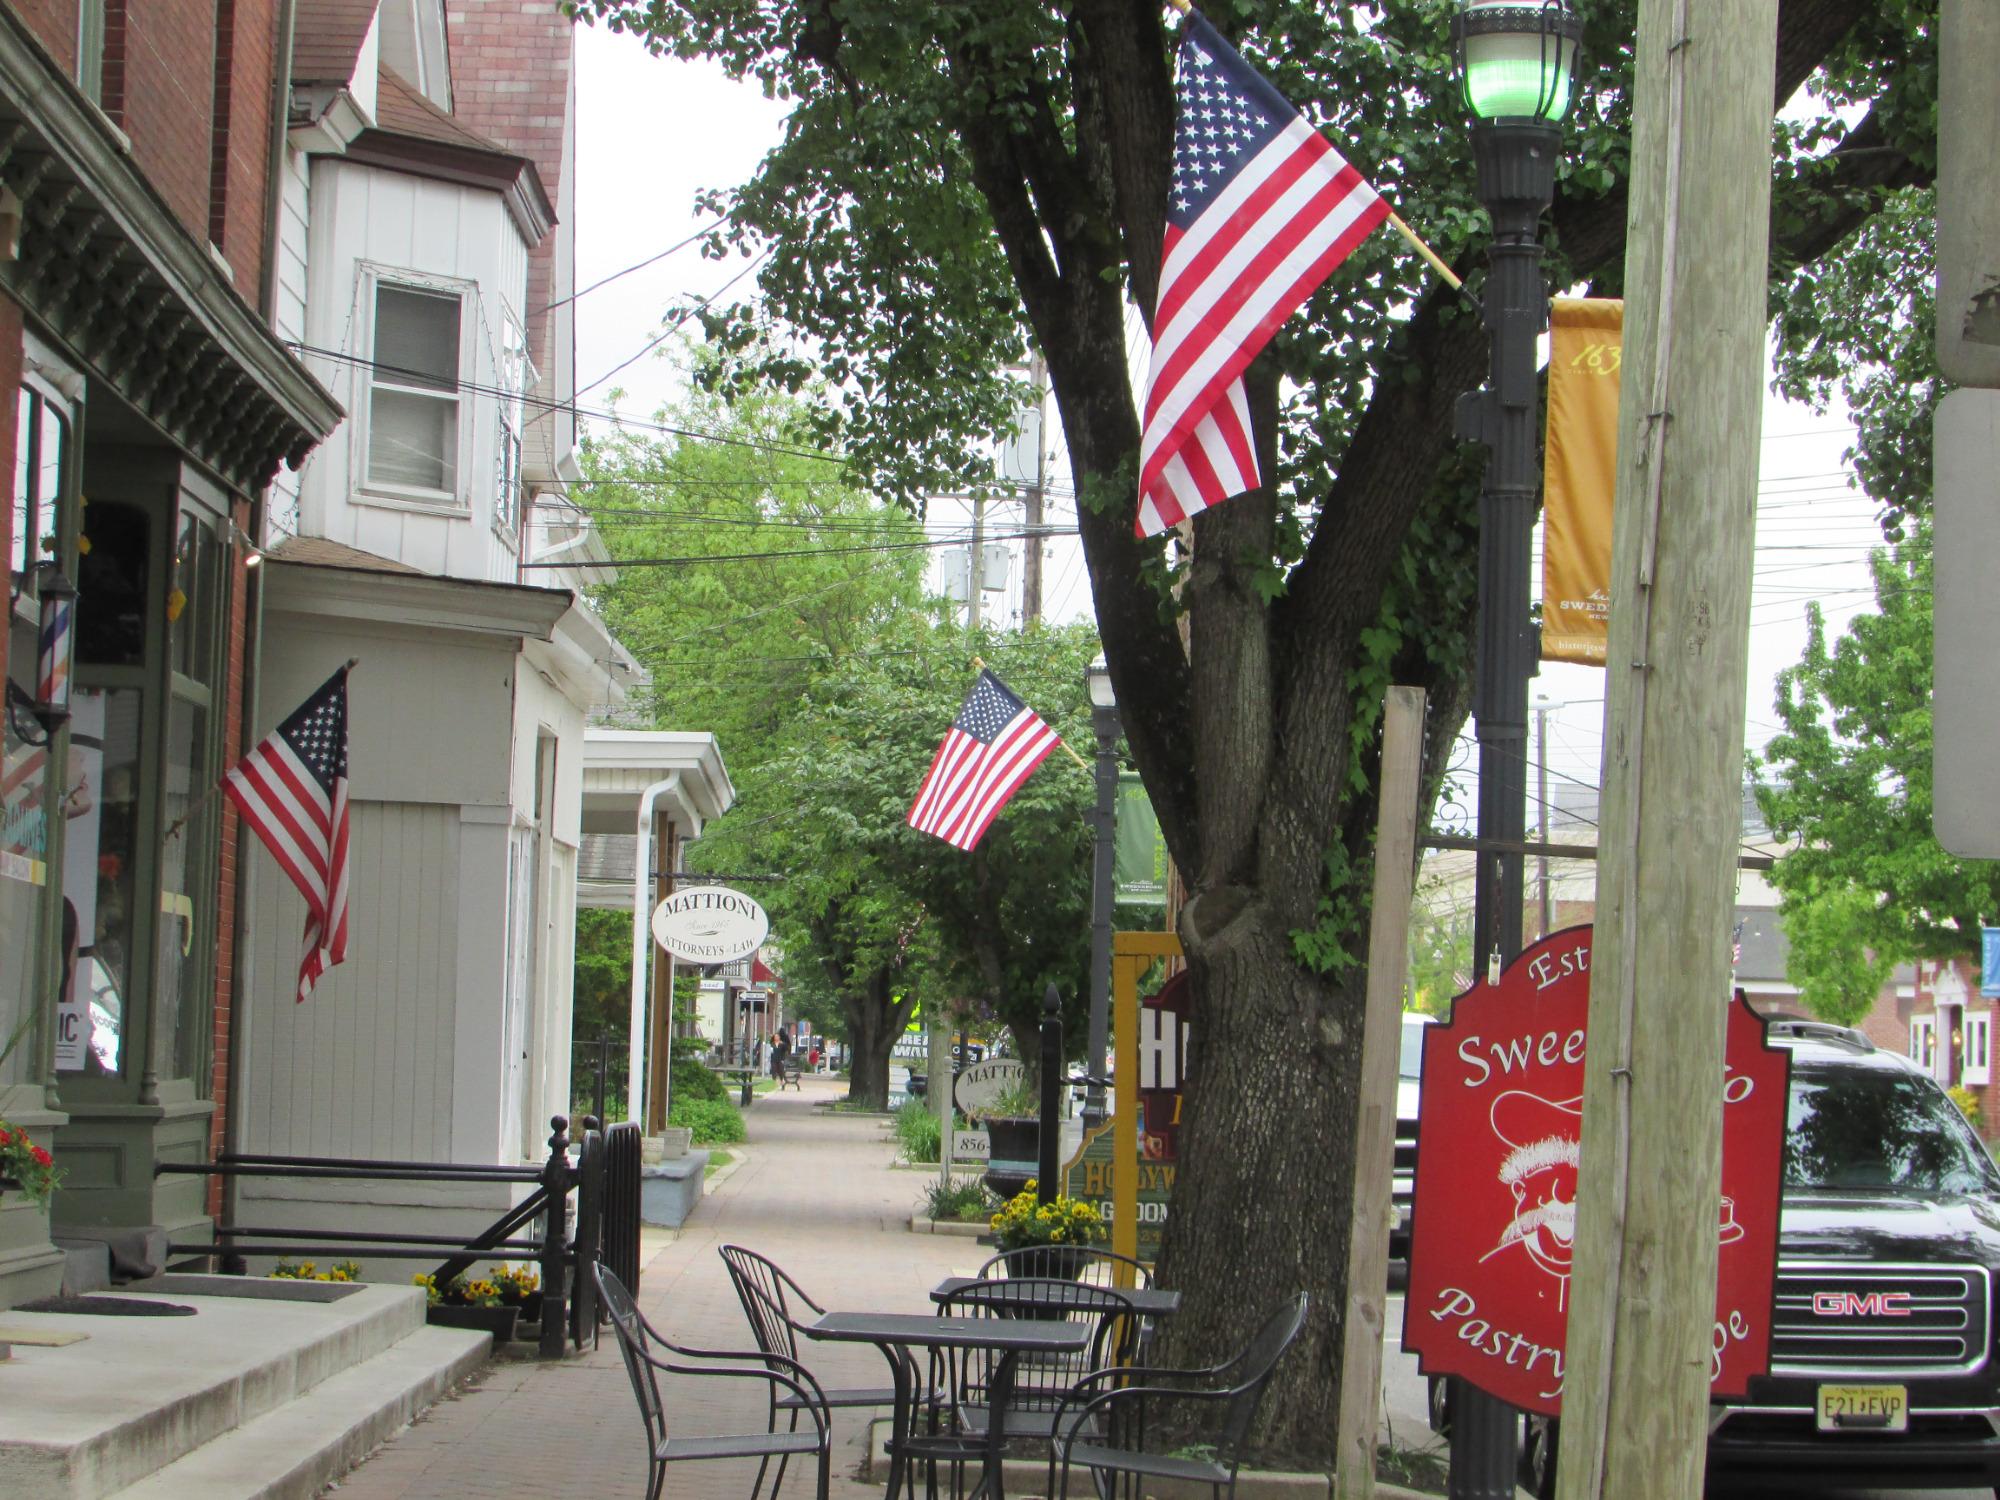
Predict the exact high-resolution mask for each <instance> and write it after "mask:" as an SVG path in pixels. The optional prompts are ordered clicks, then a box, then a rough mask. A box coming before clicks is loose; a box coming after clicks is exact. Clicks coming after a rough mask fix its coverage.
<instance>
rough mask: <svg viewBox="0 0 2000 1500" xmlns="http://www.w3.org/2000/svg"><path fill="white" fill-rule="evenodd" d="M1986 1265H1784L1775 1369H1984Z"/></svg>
mask: <svg viewBox="0 0 2000 1500" xmlns="http://www.w3.org/2000/svg"><path fill="white" fill-rule="evenodd" d="M1990 1302H1991V1296H1990V1288H1989V1285H1988V1278H1987V1273H1986V1271H1985V1268H1983V1267H1981V1266H1936V1265H1922V1266H1884V1265H1870V1266H1856V1265H1852V1264H1806V1263H1801V1262H1796V1261H1788V1262H1784V1263H1781V1264H1780V1265H1779V1267H1778V1282H1777V1313H1776V1317H1775V1319H1774V1321H1773V1323H1772V1329H1771V1365H1772V1369H1773V1371H1774V1372H1775V1373H1779V1374H1811V1375H1821V1374H1830V1373H1838V1374H1856V1375H1861V1374H1866V1375H1944V1374H1966V1373H1969V1372H1971V1371H1973V1370H1976V1369H1978V1368H1979V1367H1980V1366H1981V1365H1983V1364H1985V1363H1986V1350H1987V1343H1988V1337H1989V1328H1988V1322H1989V1318H1990V1315H1991V1313H1990Z"/></svg>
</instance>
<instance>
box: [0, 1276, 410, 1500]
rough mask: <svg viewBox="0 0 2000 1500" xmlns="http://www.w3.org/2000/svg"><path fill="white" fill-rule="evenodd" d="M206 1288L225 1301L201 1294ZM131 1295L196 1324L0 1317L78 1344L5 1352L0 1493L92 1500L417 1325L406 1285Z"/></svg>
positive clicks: (176, 1289)
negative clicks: (151, 1299)
mask: <svg viewBox="0 0 2000 1500" xmlns="http://www.w3.org/2000/svg"><path fill="white" fill-rule="evenodd" d="M217 1282H223V1283H233V1288H232V1290H231V1294H230V1295H222V1296H217V1295H212V1294H210V1293H209V1287H210V1286H213V1285H214V1284H215V1283H217ZM184 1288H185V1290H184ZM128 1292H129V1289H127V1290H126V1291H121V1292H120V1293H119V1295H121V1296H123V1295H127V1294H128ZM143 1295H148V1296H164V1297H165V1299H166V1300H167V1301H170V1302H176V1303H180V1304H182V1305H186V1306H191V1307H193V1308H195V1310H196V1312H195V1316H193V1317H153V1318H147V1317H98V1316H90V1315H84V1316H76V1315H58V1314H53V1313H22V1312H19V1311H16V1312H11V1313H9V1314H7V1319H6V1321H7V1323H8V1325H9V1326H10V1327H12V1326H15V1325H20V1326H23V1327H26V1328H28V1329H30V1330H31V1331H32V1330H33V1329H35V1328H37V1327H40V1328H42V1329H43V1330H44V1331H47V1332H52V1333H61V1334H66V1335H74V1334H82V1335H84V1336H85V1337H84V1338H83V1340H82V1341H81V1342H76V1343H69V1344H65V1345H62V1346H60V1347H52V1348H33V1347H29V1346H27V1345H24V1344H19V1343H17V1344H16V1345H15V1346H14V1359H13V1361H12V1363H11V1364H10V1365H8V1366H7V1369H8V1370H9V1371H10V1373H11V1374H12V1376H13V1377H14V1379H13V1382H12V1389H10V1390H9V1391H8V1392H7V1399H5V1400H0V1495H7V1496H12V1495H22V1496H30V1495H32V1496H34V1497H35V1500H100V1497H103V1496H106V1495H110V1494H113V1493H115V1492H117V1491H118V1490H120V1489H123V1488H125V1487H127V1486H130V1485H133V1484H136V1483H137V1482H138V1481H140V1480H141V1479H144V1478H146V1477H147V1476H148V1475H151V1474H154V1473H157V1472H158V1471H160V1470H161V1469H164V1468H166V1467H167V1466H168V1465H170V1464H172V1463H174V1462H175V1461H176V1460H178V1459H180V1458H182V1457H183V1456H185V1455H187V1454H189V1453H192V1452H194V1451H195V1450H197V1449H199V1448H201V1447H203V1446H204V1445H205V1444H208V1443H211V1442H214V1441H215V1440H216V1439H217V1438H220V1437H222V1436H223V1435H224V1434H226V1433H230V1432H233V1431H235V1430H237V1429H239V1428H242V1427H245V1426H247V1425H249V1424H251V1423H253V1422H255V1421H256V1420H257V1419H258V1418H259V1417H262V1416H264V1415H265V1414H267V1413H270V1412H274V1411H276V1410H278V1409H279V1408H281V1407H283V1406H285V1405H286V1404H287V1403H289V1402H292V1401H294V1400H296V1399H297V1398H298V1397H300V1396H302V1395H304V1394H305V1393H306V1392H308V1391H312V1390H314V1389H315V1388H317V1387H319V1386H321V1385H323V1384H324V1383H325V1382H326V1381H328V1380H329V1379H332V1378H334V1377H336V1376H339V1375H340V1374H341V1373H342V1372H343V1371H347V1370H351V1369H353V1368H355V1367H356V1366H359V1365H363V1364H365V1363H367V1362H369V1361H371V1360H373V1359H375V1358H376V1357H377V1356H379V1355H381V1354H383V1353H384V1352H385V1351H387V1350H389V1349H391V1348H392V1347H394V1346H395V1345H397V1344H399V1343H400V1342H402V1341H404V1340H405V1339H407V1338H409V1337H410V1336H411V1335H412V1334H415V1333H417V1332H419V1331H421V1330H423V1328H424V1296H423V1293H422V1292H421V1291H420V1290H419V1289H417V1288H415V1287H398V1286H379V1285H361V1286H353V1287H347V1286H333V1285H329V1284H326V1283H317V1282H283V1281H269V1280H261V1279H253V1278H207V1277H189V1278H181V1277H161V1278H158V1279H157V1280H155V1281H154V1282H151V1283H148V1291H147V1292H146V1293H145V1294H143ZM196 1493H199V1492H196Z"/></svg>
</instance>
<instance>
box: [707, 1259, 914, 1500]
mask: <svg viewBox="0 0 2000 1500" xmlns="http://www.w3.org/2000/svg"><path fill="white" fill-rule="evenodd" d="M720 1253H721V1256H722V1263H723V1265H725V1266H727V1267H728V1268H729V1280H730V1282H731V1283H732V1284H733V1285H734V1286H735V1288H736V1299H737V1301H739V1302H741V1303H742V1304H743V1316H744V1317H746V1318H747V1319H749V1320H750V1336H751V1338H753V1339H754V1340H756V1343H757V1348H758V1349H759V1350H760V1351H761V1352H763V1353H765V1354H767V1355H769V1356H771V1357H772V1358H774V1359H778V1360H781V1361H783V1362H784V1363H785V1364H787V1365H801V1366H802V1365H803V1363H804V1362H803V1360H802V1359H801V1358H800V1354H799V1327H800V1325H801V1324H802V1323H803V1322H805V1321H807V1319H806V1317H805V1316H802V1315H801V1313H800V1312H799V1311H798V1309H804V1310H805V1312H806V1313H809V1314H810V1316H811V1317H814V1318H817V1317H819V1316H821V1315H822V1314H823V1313H825V1311H826V1309H825V1308H824V1307H821V1306H820V1305H819V1303H817V1302H815V1301H814V1300H813V1299H812V1297H811V1296H810V1295H809V1294H808V1293H807V1292H806V1290H805V1288H803V1287H801V1286H800V1285H799V1284H798V1282H797V1281H795V1280H794V1279H793V1278H792V1276H791V1274H790V1273H789V1272H787V1271H786V1270H785V1269H784V1268H783V1267H782V1266H780V1265H778V1264H777V1263H776V1262H775V1261H773V1260H771V1259H770V1257H768V1256H764V1255H759V1254H758V1253H757V1252H756V1251H755V1250H748V1249H745V1248H744V1247H743V1246H741V1245H724V1246H723V1247H722V1249H721V1251H720ZM908 1365H909V1370H910V1376H911V1380H912V1389H914V1390H915V1391H916V1392H917V1405H918V1406H919V1407H922V1406H923V1405H924V1404H925V1401H926V1399H927V1398H926V1397H925V1395H924V1383H923V1378H922V1371H921V1370H920V1369H918V1367H917V1364H916V1361H915V1360H909V1361H908ZM770 1397H771V1403H770V1410H769V1412H768V1413H767V1416H768V1419H769V1425H770V1428H771V1430H772V1431H773V1432H775V1431H777V1428H778V1416H779V1414H780V1413H781V1412H782V1413H788V1414H789V1415H790V1418H791V1427H792V1429H793V1430H797V1428H798V1425H799V1414H800V1413H801V1412H802V1411H804V1410H806V1406H805V1404H804V1403H803V1402H802V1401H801V1400H800V1399H799V1397H798V1396H796V1395H783V1394H780V1393H779V1391H778V1388H777V1387H776V1386H773V1387H771V1390H770ZM820 1399H821V1400H822V1401H823V1402H824V1403H825V1404H826V1407H827V1408H828V1410H833V1409H835V1408H840V1407H857V1406H893V1405H894V1404H895V1400H896V1392H895V1389H894V1387H892V1386H886V1385H885V1386H839V1387H834V1388H832V1389H825V1388H822V1389H821V1391H820ZM773 1456H775V1457H776V1458H777V1460H778V1474H777V1478H775V1479H774V1480H773V1481H772V1482H771V1494H772V1496H774V1497H775V1496H776V1495H777V1493H778V1487H779V1486H780V1485H782V1484H783V1483H784V1482H785V1465H786V1463H788V1462H789V1461H790V1460H789V1455H786V1454H776V1455H773ZM770 1463H771V1460H770V1458H768V1457H767V1458H766V1459H765V1460H764V1462H763V1463H761V1464H759V1465H758V1466H757V1482H756V1483H755V1484H753V1485H751V1486H750V1500H757V1495H758V1493H759V1491H761V1490H762V1488H763V1485H764V1473H765V1470H766V1469H768V1468H769V1467H770Z"/></svg>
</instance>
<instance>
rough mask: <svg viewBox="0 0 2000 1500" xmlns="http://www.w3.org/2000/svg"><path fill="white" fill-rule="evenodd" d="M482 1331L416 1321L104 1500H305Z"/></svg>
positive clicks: (441, 1385)
mask: <svg viewBox="0 0 2000 1500" xmlns="http://www.w3.org/2000/svg"><path fill="white" fill-rule="evenodd" d="M492 1343H493V1340H492V1336H491V1335H490V1334H485V1333H471V1332H467V1331H465V1330H462V1329H455V1328H421V1329H419V1330H417V1332H415V1333H413V1334H411V1335H410V1336H409V1337H408V1338H406V1339H404V1340H403V1341H402V1342H401V1343H398V1344H396V1345H394V1346H392V1347H391V1348H389V1349H387V1350H385V1351H384V1352H383V1353H381V1354H378V1355H376V1356H375V1357H374V1358H373V1359H370V1360H366V1361H364V1362H362V1363H361V1364H358V1365H356V1366H354V1367H353V1368H352V1369H350V1370H343V1371H342V1372H341V1373H340V1374H338V1375H334V1376H331V1377H329V1378H328V1379H326V1380H323V1381H321V1382H320V1383H319V1384H318V1385H316V1386H314V1387H313V1389H312V1391H311V1392H310V1393H309V1394H307V1395H304V1396H301V1397H300V1398H298V1399H296V1400H294V1401H291V1402H288V1403H287V1404H285V1405H284V1406H281V1407H279V1408H278V1409H277V1410H276V1411H272V1412H267V1413H266V1414H265V1415H263V1416H261V1417H259V1418H257V1420H255V1421H254V1422H250V1423H248V1424H247V1425H245V1426H242V1427H239V1428H237V1429H236V1430H235V1431H233V1432H229V1433H226V1434H224V1435H223V1436H221V1437H219V1438H217V1439H215V1440H214V1441H213V1442H210V1443H206V1444H204V1445H203V1446H201V1447H200V1448H197V1449H196V1450H195V1451H194V1452H192V1453H190V1454H187V1455H186V1456H185V1457H183V1458H180V1459H177V1460H175V1461H174V1462H173V1463H171V1464H168V1465H167V1466H166V1467H165V1468H164V1469H161V1470H160V1471H159V1472H158V1473H157V1474H154V1475H151V1476H150V1477H148V1478H146V1479H143V1480H141V1481H140V1482H139V1483H137V1484H135V1485H132V1486H130V1487H129V1488H127V1489H122V1490H118V1491H116V1492H115V1493H114V1495H113V1496H112V1497H111V1500H189V1497H191V1496H197V1495H198V1496H200V1497H201V1500H313V1497H314V1496H316V1495H318V1494H319V1492H320V1491H321V1490H323V1489H324V1488H326V1486H327V1485H329V1484H331V1483H332V1482H333V1481H334V1480H336V1479H338V1478H340V1477H341V1476H342V1475H343V1474H345V1473H346V1472H347V1471H348V1470H349V1469H351V1468H353V1467H354V1466H355V1465H356V1464H358V1463H360V1462H361V1460H362V1459H364V1458H366V1457H367V1456H368V1455H369V1454H370V1453H372V1452H373V1451H374V1450H375V1449H376V1448H377V1447H378V1446H380V1445H381V1444H382V1443H384V1442H386V1441H387V1440H388V1439H389V1438H390V1437H392V1436H394V1435H395V1434H396V1433H397V1432H399V1431H401V1430H402V1429H403V1428H404V1427H406V1426H408V1425H409V1423H410V1421H411V1420H412V1419H413V1418H415V1417H416V1416H417V1415H418V1414H419V1413H421V1412H422V1411H424V1410H425V1409H426V1408H427V1407H429V1406H430V1405H431V1404H432V1403H434V1402H435V1401H437V1400H438V1399H439V1398H440V1397H442V1396H444V1395H446V1394H447V1393H449V1392H450V1391H451V1390H453V1389H454V1388H455V1387H457V1386H459V1385H460V1384H462V1383H463V1382H464V1381H466V1380H467V1379H468V1378H470V1377H471V1376H472V1374H473V1373H474V1372H475V1371H477V1370H478V1369H479V1367H480V1366H481V1365H483V1364H484V1363H485V1361H486V1357H487V1355H488V1354H489V1353H490V1352H491V1349H492Z"/></svg>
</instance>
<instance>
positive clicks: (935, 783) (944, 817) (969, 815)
mask: <svg viewBox="0 0 2000 1500" xmlns="http://www.w3.org/2000/svg"><path fill="white" fill-rule="evenodd" d="M1061 743H1062V741H1061V740H1060V739H1059V738H1058V737H1057V735H1056V732H1055V731H1054V730H1053V729H1051V728H1049V726H1048V725H1046V724H1044V723H1043V722H1042V721H1041V718H1040V717H1039V716H1038V715H1037V714H1036V713H1035V711H1034V710H1033V709H1032V708H1030V707H1028V705H1027V704H1025V703H1023V702H1022V701H1021V700H1020V699H1019V698H1017V697H1015V696H1014V694H1013V693H1012V692H1011V691H1009V689H1008V687H1007V685H1006V684H1005V683H1004V682H1002V681H1001V680H1000V679H999V678H997V677H995V676H994V675H993V674H992V673H991V672H989V671H986V670H984V669H982V670H981V671H980V674H979V680H978V681H977V682H975V683H973V685H972V691H971V692H969V693H967V694H966V695H965V702H964V703H962V704H960V705H959V709H958V717H957V718H956V719H954V720H953V721H952V725H951V728H950V729H948V730H946V731H945V736H944V743H943V744H941V745H939V746H938V750H937V754H936V756H934V757H933V758H932V760H931V769H930V774H929V775H927V776H925V777H924V785H923V790H922V791H920V792H918V793H917V800H916V801H915V803H913V804H912V805H911V807H910V826H911V827H912V828H914V829H917V830H918V831H919V832H922V833H934V834H936V835H937V836H938V837H939V838H941V839H943V840H944V841H945V842H946V843H947V844H951V845H953V846H954V847H956V848H959V849H970V848H971V847H972V846H973V845H974V844H976V843H978V842H979V839H980V836H981V835H982V834H984V833H985V832H986V828H987V825H988V824H990V823H991V822H992V821H993V820H994V818H996V817H998V816H999V813H1000V809H1001V808H1003V807H1005V806H1006V805H1007V799H1008V798H1009V797H1011V796H1013V795H1014V792H1015V790H1016V789H1017V788H1018V787H1019V786H1020V785H1021V783H1022V782H1024V781H1026V780H1027V779H1028V777H1029V775H1030V774H1031V773H1032V772H1033V771H1034V769H1035V767H1036V766H1039V765H1040V764H1041V763H1042V762H1043V760H1045V759H1046V758H1047V757H1048V754H1049V752H1050V751H1051V750H1053V749H1055V747H1056V746H1057V745H1059V744H1061Z"/></svg>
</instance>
